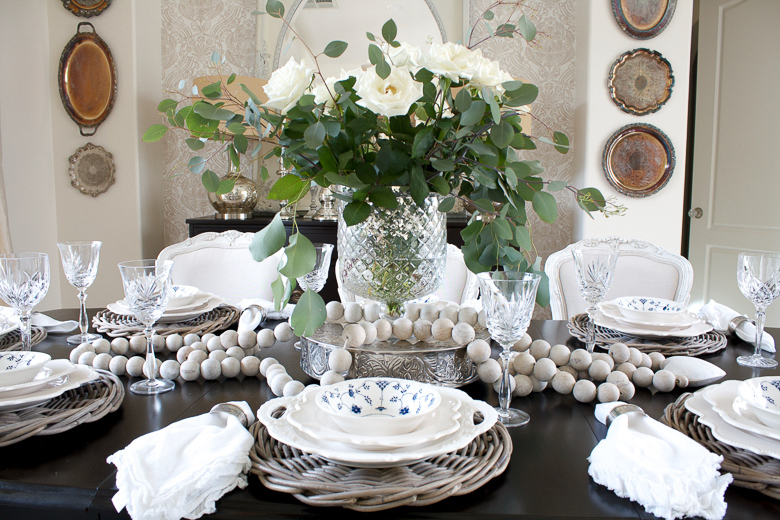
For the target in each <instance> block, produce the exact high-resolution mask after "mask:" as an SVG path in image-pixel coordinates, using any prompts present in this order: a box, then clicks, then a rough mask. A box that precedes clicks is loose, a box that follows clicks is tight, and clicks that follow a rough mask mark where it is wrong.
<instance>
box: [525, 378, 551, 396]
mask: <svg viewBox="0 0 780 520" xmlns="http://www.w3.org/2000/svg"><path fill="white" fill-rule="evenodd" d="M528 378H529V379H530V380H531V383H533V385H534V388H533V391H534V392H535V393H539V392H543V391H544V389H545V388H547V381H539V380H538V379H537V378H536V376H534V375H533V374H531V375H530V376H528Z"/></svg>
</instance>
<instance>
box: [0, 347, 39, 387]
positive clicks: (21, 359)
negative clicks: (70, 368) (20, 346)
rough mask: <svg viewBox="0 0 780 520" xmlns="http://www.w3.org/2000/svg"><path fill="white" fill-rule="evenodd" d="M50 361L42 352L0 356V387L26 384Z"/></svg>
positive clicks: (20, 352)
mask: <svg viewBox="0 0 780 520" xmlns="http://www.w3.org/2000/svg"><path fill="white" fill-rule="evenodd" d="M49 361H51V356H50V355H49V354H44V353H43V352H26V351H10V352H3V353H2V354H0V387H5V386H11V385H16V384H20V383H27V382H28V381H32V380H33V378H35V375H36V374H37V373H38V372H40V371H41V369H42V368H43V365H45V364H46V363H47V362H49Z"/></svg>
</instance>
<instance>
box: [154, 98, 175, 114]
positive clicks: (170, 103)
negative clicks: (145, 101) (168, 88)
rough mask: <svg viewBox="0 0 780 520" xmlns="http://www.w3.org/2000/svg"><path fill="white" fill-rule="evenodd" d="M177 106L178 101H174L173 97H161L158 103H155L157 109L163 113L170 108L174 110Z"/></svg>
mask: <svg viewBox="0 0 780 520" xmlns="http://www.w3.org/2000/svg"><path fill="white" fill-rule="evenodd" d="M177 106H179V103H178V101H174V100H173V99H163V100H162V101H160V104H158V105H157V111H158V112H162V113H163V114H167V113H168V111H170V110H176V107H177Z"/></svg>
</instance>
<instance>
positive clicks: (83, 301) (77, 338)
mask: <svg viewBox="0 0 780 520" xmlns="http://www.w3.org/2000/svg"><path fill="white" fill-rule="evenodd" d="M101 245H103V243H102V242H99V241H88V240H82V241H74V242H57V247H58V248H59V250H60V259H61V260H62V269H63V270H64V271H65V278H67V279H68V282H70V284H71V285H72V286H73V287H75V288H76V289H78V291H79V304H80V305H79V331H80V334H74V335H72V336H68V338H67V342H68V343H70V344H71V345H79V344H81V343H91V342H93V341H95V340H96V339H100V338H101V337H102V336H101V335H100V334H94V333H93V334H90V332H89V319H88V317H87V288H88V287H89V286H90V285H92V283H93V282H94V281H95V278H97V270H98V263H99V262H100V246H101Z"/></svg>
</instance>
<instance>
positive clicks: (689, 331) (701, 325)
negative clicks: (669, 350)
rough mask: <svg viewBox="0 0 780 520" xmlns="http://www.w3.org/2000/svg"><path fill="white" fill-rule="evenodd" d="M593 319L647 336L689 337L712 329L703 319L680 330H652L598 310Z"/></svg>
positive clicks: (608, 326) (627, 332) (627, 331)
mask: <svg viewBox="0 0 780 520" xmlns="http://www.w3.org/2000/svg"><path fill="white" fill-rule="evenodd" d="M593 321H594V322H595V323H596V325H598V326H599V327H607V328H608V329H612V330H616V331H618V332H623V333H624V334H630V335H632V336H640V337H645V338H687V337H690V336H699V335H700V334H704V333H706V332H709V331H711V330H712V325H710V324H709V323H706V322H704V321H701V320H699V321H697V322H696V323H694V324H693V325H691V326H690V327H686V328H682V329H678V330H652V329H648V328H647V327H640V326H638V325H629V324H626V323H621V322H619V321H617V320H614V319H612V318H610V317H608V316H605V315H604V313H603V312H601V311H597V312H596V315H595V316H594V318H593Z"/></svg>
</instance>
